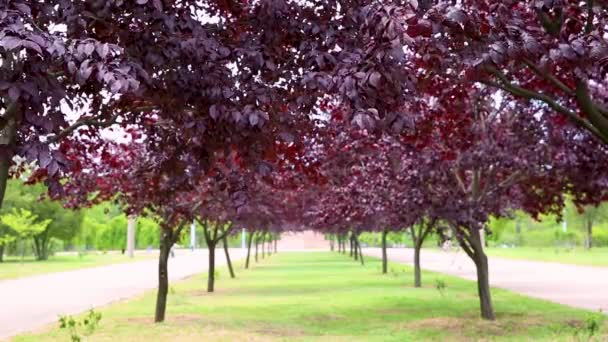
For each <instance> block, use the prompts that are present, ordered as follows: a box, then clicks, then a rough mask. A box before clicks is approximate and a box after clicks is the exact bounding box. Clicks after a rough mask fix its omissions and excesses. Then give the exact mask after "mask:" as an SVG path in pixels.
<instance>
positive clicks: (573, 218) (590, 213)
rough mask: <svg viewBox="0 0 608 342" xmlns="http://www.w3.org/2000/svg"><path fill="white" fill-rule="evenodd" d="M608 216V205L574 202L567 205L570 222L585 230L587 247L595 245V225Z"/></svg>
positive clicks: (568, 220) (567, 217)
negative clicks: (581, 204)
mask: <svg viewBox="0 0 608 342" xmlns="http://www.w3.org/2000/svg"><path fill="white" fill-rule="evenodd" d="M607 218H608V206H607V205H606V204H605V203H602V204H600V205H597V206H596V205H586V206H575V205H573V204H572V203H569V205H568V206H567V207H566V218H565V219H566V220H567V222H568V223H569V224H572V225H574V226H578V227H581V228H583V231H584V232H585V247H586V248H588V249H590V248H592V247H593V226H594V225H596V224H598V223H600V222H601V221H605V220H606V219H607Z"/></svg>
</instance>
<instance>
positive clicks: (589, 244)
mask: <svg viewBox="0 0 608 342" xmlns="http://www.w3.org/2000/svg"><path fill="white" fill-rule="evenodd" d="M591 247H593V220H591V219H587V249H591Z"/></svg>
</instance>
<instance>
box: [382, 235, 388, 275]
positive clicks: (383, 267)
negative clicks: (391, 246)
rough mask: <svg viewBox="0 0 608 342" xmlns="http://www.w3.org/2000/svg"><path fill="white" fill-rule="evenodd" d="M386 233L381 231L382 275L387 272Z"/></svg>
mask: <svg viewBox="0 0 608 342" xmlns="http://www.w3.org/2000/svg"><path fill="white" fill-rule="evenodd" d="M387 234H388V231H386V230H383V231H382V274H386V273H387V272H388V257H387V255H386V235H387Z"/></svg>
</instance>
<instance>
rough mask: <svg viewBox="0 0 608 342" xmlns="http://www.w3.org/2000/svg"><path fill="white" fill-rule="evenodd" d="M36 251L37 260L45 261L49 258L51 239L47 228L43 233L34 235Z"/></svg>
mask: <svg viewBox="0 0 608 342" xmlns="http://www.w3.org/2000/svg"><path fill="white" fill-rule="evenodd" d="M34 252H35V253H36V260H38V261H43V260H48V258H49V239H48V232H47V231H46V230H45V231H44V232H42V233H41V234H39V235H37V236H34Z"/></svg>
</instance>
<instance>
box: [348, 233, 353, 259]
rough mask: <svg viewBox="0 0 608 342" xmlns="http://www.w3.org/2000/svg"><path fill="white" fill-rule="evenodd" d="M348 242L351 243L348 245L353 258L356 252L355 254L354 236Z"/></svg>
mask: <svg viewBox="0 0 608 342" xmlns="http://www.w3.org/2000/svg"><path fill="white" fill-rule="evenodd" d="M348 242H349V244H348V247H349V254H350V256H351V257H352V256H354V252H353V247H354V242H353V236H352V235H351V236H350V237H349V239H348Z"/></svg>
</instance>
